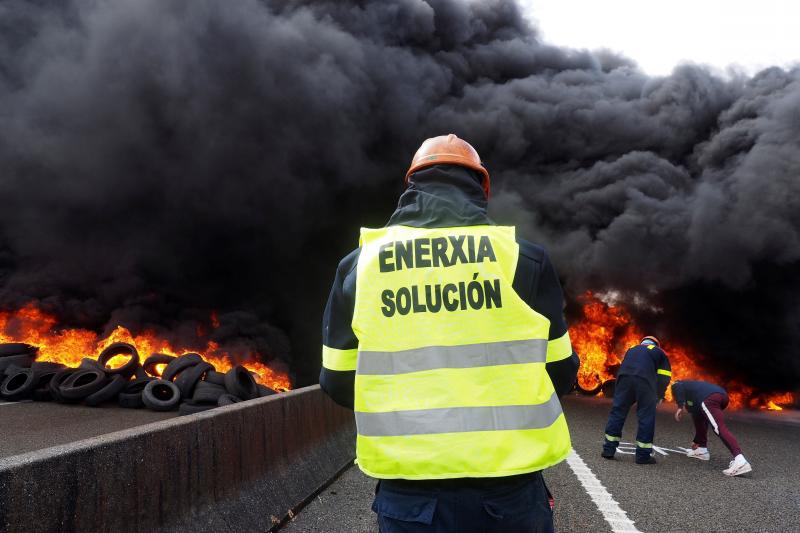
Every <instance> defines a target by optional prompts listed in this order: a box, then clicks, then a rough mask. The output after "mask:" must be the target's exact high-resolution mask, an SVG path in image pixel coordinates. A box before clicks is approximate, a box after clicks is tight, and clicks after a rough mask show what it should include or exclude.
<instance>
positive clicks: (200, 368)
mask: <svg viewBox="0 0 800 533" xmlns="http://www.w3.org/2000/svg"><path fill="white" fill-rule="evenodd" d="M212 368H214V367H213V366H212V365H211V364H209V363H206V362H205V361H203V362H202V363H197V364H196V365H194V366H193V367H191V368H187V369H186V370H184V371H183V372H181V373H180V374H178V377H177V378H175V385H177V386H178V388H179V389H180V391H181V398H191V397H192V394H193V393H194V388H195V386H196V385H197V383H198V382H199V381H200V380H201V379H202V377H203V374H205V373H206V372H208V371H209V370H211V369H212Z"/></svg>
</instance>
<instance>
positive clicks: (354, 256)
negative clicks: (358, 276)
mask: <svg viewBox="0 0 800 533" xmlns="http://www.w3.org/2000/svg"><path fill="white" fill-rule="evenodd" d="M360 254H361V248H356V249H355V250H353V251H352V252H350V253H349V254H347V255H346V256H344V257H343V258H342V259H341V261H339V267H338V269H337V270H338V271H339V273H340V274H341V275H343V276H347V275H348V274H350V273H351V272H353V271H354V270H355V269H356V266H358V256H359V255H360Z"/></svg>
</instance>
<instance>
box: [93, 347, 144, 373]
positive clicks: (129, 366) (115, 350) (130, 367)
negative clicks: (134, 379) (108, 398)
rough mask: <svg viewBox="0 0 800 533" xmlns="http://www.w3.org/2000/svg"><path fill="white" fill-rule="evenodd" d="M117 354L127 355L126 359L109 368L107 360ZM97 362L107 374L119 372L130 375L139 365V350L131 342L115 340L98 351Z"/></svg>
mask: <svg viewBox="0 0 800 533" xmlns="http://www.w3.org/2000/svg"><path fill="white" fill-rule="evenodd" d="M118 355H127V356H128V360H127V361H126V362H125V364H124V365H122V366H120V367H117V368H109V367H108V362H109V361H110V360H111V359H113V358H114V357H117V356H118ZM97 362H98V363H100V367H101V368H102V369H103V370H105V371H106V373H108V374H111V375H115V374H121V375H123V376H127V377H131V376H132V375H133V374H134V372H136V368H137V367H138V366H139V352H137V351H136V348H135V347H134V346H133V345H132V344H128V343H127V342H115V343H114V344H112V345H111V346H109V347H108V348H106V349H105V350H103V351H102V352H100V356H99V357H98V358H97Z"/></svg>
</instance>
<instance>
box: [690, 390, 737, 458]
mask: <svg viewBox="0 0 800 533" xmlns="http://www.w3.org/2000/svg"><path fill="white" fill-rule="evenodd" d="M726 407H728V395H727V394H720V393H719V392H715V393H714V394H711V395H709V396H708V398H706V399H705V400H703V402H702V403H701V404H700V408H699V411H700V412H699V413H692V420H693V421H694V442H695V444H697V445H698V446H701V447H703V448H705V447H706V446H707V445H708V436H707V435H708V425H709V424H711V427H712V428H713V429H714V433H716V434H717V435H718V436H719V438H720V439H721V440H722V443H723V444H724V445H725V447H726V448H728V450H729V451H730V452H731V454H732V455H733V456H734V457H736V456H737V455H739V454H740V453H742V449H741V448H739V443H738V442H736V438H735V437H734V436H733V434H732V433H731V432H730V430H729V429H728V426H726V425H725V419H724V418H723V416H722V410H723V409H725V408H726Z"/></svg>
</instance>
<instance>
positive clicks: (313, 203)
mask: <svg viewBox="0 0 800 533" xmlns="http://www.w3.org/2000/svg"><path fill="white" fill-rule="evenodd" d="M445 132H455V133H457V134H459V135H460V136H462V137H464V138H466V139H468V140H469V141H470V142H472V143H473V144H474V145H475V146H476V147H477V148H478V149H479V151H480V152H481V155H482V157H483V158H484V159H485V160H486V162H487V164H488V166H489V168H490V171H491V172H492V176H493V180H494V191H495V198H494V201H493V208H492V209H493V214H494V216H495V218H496V219H497V220H499V221H501V222H508V223H516V224H518V226H519V228H520V232H521V233H522V234H523V235H525V236H527V237H529V238H531V239H534V240H538V241H539V242H542V243H543V244H545V245H546V246H547V247H548V248H549V250H550V252H551V254H552V255H553V257H554V259H555V262H556V264H557V266H558V268H559V270H560V273H561V274H562V276H563V277H564V281H565V285H566V288H567V290H568V292H569V294H571V295H576V294H579V293H581V292H582V291H584V290H586V289H595V290H604V289H616V290H620V291H623V292H624V293H626V294H633V293H639V294H645V295H647V298H648V299H649V301H650V303H651V304H652V305H653V306H658V307H660V308H661V309H662V310H663V312H662V313H660V314H657V315H652V314H646V316H645V315H643V317H642V319H643V320H649V321H651V323H653V324H654V327H657V328H659V330H660V331H661V332H663V333H664V334H668V335H672V336H674V337H675V338H677V339H681V340H685V341H687V342H692V343H693V344H694V345H697V346H700V347H701V348H703V349H704V350H705V351H706V353H707V356H708V358H709V360H710V362H711V364H714V365H715V366H717V367H718V368H721V369H722V370H724V371H725V372H727V373H729V374H730V375H731V376H745V377H746V378H747V379H748V380H749V381H750V382H751V383H753V384H755V385H757V386H759V387H763V388H764V389H773V388H789V387H793V386H796V384H797V383H798V381H800V363H799V362H798V357H797V355H796V347H797V346H799V345H800V342H799V341H800V327H799V326H800V311H798V306H797V305H796V304H795V302H796V301H797V299H798V296H800V273H798V269H797V266H798V260H799V259H800V215H799V214H798V213H799V212H800V209H799V208H800V180H799V179H798V174H800V146H799V144H800V71H798V70H792V71H784V70H780V69H769V70H766V71H763V72H761V73H759V74H758V75H756V76H755V77H754V78H752V79H745V78H735V79H721V78H719V77H716V76H714V75H713V74H711V73H709V72H708V71H706V70H705V69H703V68H700V67H695V66H683V67H680V68H678V69H676V71H675V72H674V73H673V74H672V75H671V76H668V77H659V78H652V77H647V76H646V75H644V74H643V73H641V72H640V71H639V70H638V69H637V68H636V66H635V65H633V64H632V63H631V62H630V61H629V60H627V59H625V58H622V57H618V56H615V55H613V54H609V53H600V54H592V53H588V52H580V51H573V50H564V49H559V48H556V47H552V46H549V45H546V44H543V43H542V42H541V41H540V39H539V37H538V36H537V33H536V31H535V29H533V28H532V27H531V26H530V25H529V23H528V22H526V20H525V19H524V18H523V17H522V15H521V12H520V8H519V7H518V6H517V5H516V4H515V3H514V2H513V1H510V0H494V1H481V2H478V1H472V2H469V1H466V0H427V1H422V0H392V1H390V0H374V1H367V0H364V1H358V2H356V1H353V2H346V1H327V2H326V1H316V2H315V1H292V0H283V1H278V0H275V1H260V2H259V1H256V0H241V1H237V2H218V1H214V0H139V1H136V2H131V1H125V0H73V1H71V2H46V1H38V2H36V1H30V2H21V1H16V0H11V1H6V2H3V3H2V4H0V172H1V173H2V175H0V305H2V306H4V307H14V306H18V305H21V304H22V303H25V302H29V301H35V302H38V303H39V304H40V305H42V306H44V307H46V308H48V309H50V310H52V311H54V312H57V313H58V314H59V316H61V317H63V319H64V321H65V323H69V324H73V325H82V326H88V327H93V328H96V329H103V328H108V327H111V326H113V325H115V324H117V323H123V324H125V325H128V326H130V327H133V328H142V327H157V328H159V329H163V330H172V331H183V330H185V329H187V328H188V326H187V324H193V323H194V322H195V321H198V320H203V318H202V317H206V316H208V313H209V312H210V311H211V310H212V309H215V310H218V311H219V317H220V322H221V324H222V327H221V330H222V331H221V332H219V333H217V334H216V335H217V336H218V338H217V340H219V341H220V342H223V343H231V344H235V345H245V346H250V347H251V348H254V349H257V350H258V351H260V352H262V353H263V354H264V355H265V357H267V358H269V357H273V356H277V357H282V358H288V357H290V356H291V355H290V354H293V357H294V362H293V367H294V369H295V370H296V371H297V373H298V379H299V382H300V383H304V382H310V381H313V379H314V375H315V372H316V368H317V367H318V354H319V333H318V329H319V319H320V314H321V310H322V306H323V305H324V300H325V298H326V296H327V290H328V288H329V284H330V281H331V279H332V275H333V271H334V268H335V263H336V259H337V258H338V257H339V256H340V255H342V254H344V253H346V252H347V251H348V250H349V249H351V248H352V247H353V246H355V245H356V242H357V228H358V227H359V226H360V225H381V224H383V223H384V221H385V219H386V218H387V217H388V214H389V213H390V211H391V210H392V207H393V205H394V203H395V201H396V197H397V195H398V194H399V192H400V191H401V190H402V185H401V178H402V175H403V173H404V171H405V168H406V165H407V163H408V161H409V159H410V157H411V155H412V154H413V152H414V150H415V149H416V147H417V146H418V144H419V142H420V141H421V140H422V139H424V138H425V137H427V136H430V135H436V134H441V133H445ZM284 333H285V334H286V335H287V337H284Z"/></svg>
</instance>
